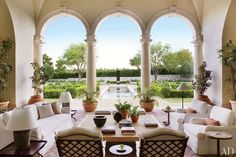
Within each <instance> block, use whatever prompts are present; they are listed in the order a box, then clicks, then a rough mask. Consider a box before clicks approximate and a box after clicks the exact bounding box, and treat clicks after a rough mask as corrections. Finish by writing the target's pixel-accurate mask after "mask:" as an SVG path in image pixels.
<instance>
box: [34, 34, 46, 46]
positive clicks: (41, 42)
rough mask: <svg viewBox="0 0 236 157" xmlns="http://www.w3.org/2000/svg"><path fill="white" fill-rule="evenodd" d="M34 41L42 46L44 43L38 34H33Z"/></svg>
mask: <svg viewBox="0 0 236 157" xmlns="http://www.w3.org/2000/svg"><path fill="white" fill-rule="evenodd" d="M34 43H35V44H36V45H39V46H42V45H43V44H44V42H43V37H42V36H40V35H34Z"/></svg>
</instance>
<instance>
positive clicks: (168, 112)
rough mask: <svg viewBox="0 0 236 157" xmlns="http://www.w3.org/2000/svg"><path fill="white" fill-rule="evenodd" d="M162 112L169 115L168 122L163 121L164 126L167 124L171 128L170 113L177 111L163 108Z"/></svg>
mask: <svg viewBox="0 0 236 157" xmlns="http://www.w3.org/2000/svg"><path fill="white" fill-rule="evenodd" d="M161 110H162V111H163V112H166V113H167V121H163V124H165V126H169V125H170V112H175V110H173V109H166V108H163V109H161Z"/></svg>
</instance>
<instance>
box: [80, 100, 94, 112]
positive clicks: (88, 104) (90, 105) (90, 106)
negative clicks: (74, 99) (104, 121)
mask: <svg viewBox="0 0 236 157" xmlns="http://www.w3.org/2000/svg"><path fill="white" fill-rule="evenodd" d="M97 104H98V102H97V101H86V100H85V101H83V107H84V110H85V112H93V111H95V110H96V108H97Z"/></svg>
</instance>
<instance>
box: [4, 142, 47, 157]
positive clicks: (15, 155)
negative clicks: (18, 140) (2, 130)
mask: <svg viewBox="0 0 236 157" xmlns="http://www.w3.org/2000/svg"><path fill="white" fill-rule="evenodd" d="M46 143H47V141H30V147H29V148H28V149H26V150H21V151H17V150H16V147H15V145H14V142H13V143H11V144H9V145H8V146H6V147H5V148H3V149H2V150H0V157H8V156H11V157H33V156H34V155H36V154H38V155H39V156H41V157H43V156H42V155H41V154H40V153H39V151H40V150H41V149H42V148H43V147H44V146H45V144H46Z"/></svg>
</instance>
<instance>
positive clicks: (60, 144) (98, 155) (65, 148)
mask: <svg viewBox="0 0 236 157" xmlns="http://www.w3.org/2000/svg"><path fill="white" fill-rule="evenodd" d="M100 137H101V135H100V133H98V132H94V131H91V130H87V129H84V128H72V129H68V130H65V131H62V132H59V133H58V134H57V135H56V144H57V149H58V153H59V156H60V157H103V147H102V141H101V140H100Z"/></svg>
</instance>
